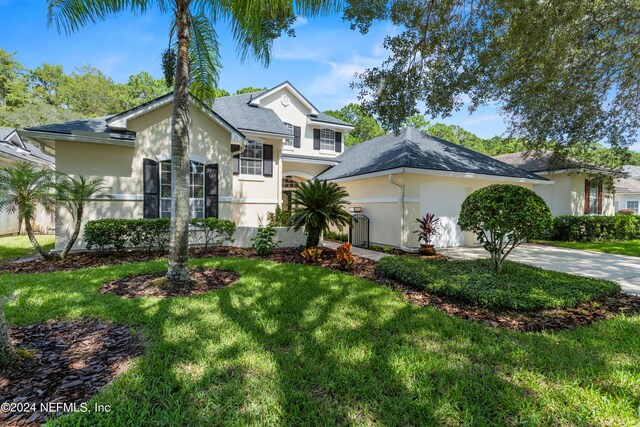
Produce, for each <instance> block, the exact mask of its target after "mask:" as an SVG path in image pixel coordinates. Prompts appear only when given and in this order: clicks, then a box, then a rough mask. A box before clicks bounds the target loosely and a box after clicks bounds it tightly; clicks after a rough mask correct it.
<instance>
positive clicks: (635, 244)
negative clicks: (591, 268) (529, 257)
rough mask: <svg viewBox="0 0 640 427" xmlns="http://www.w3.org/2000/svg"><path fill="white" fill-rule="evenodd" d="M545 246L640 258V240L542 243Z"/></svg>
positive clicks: (546, 241)
mask: <svg viewBox="0 0 640 427" xmlns="http://www.w3.org/2000/svg"><path fill="white" fill-rule="evenodd" d="M538 243H541V244H544V245H550V246H558V247H561V248H569V249H582V250H588V251H596V252H606V253H609V254H618V255H630V256H640V240H626V241H623V242H600V243H580V242H555V241H548V240H545V241H541V242H538Z"/></svg>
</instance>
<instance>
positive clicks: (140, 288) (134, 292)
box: [99, 269, 239, 298]
mask: <svg viewBox="0 0 640 427" xmlns="http://www.w3.org/2000/svg"><path fill="white" fill-rule="evenodd" d="M190 275H191V279H192V280H193V282H192V283H191V284H190V285H189V286H171V285H166V286H158V285H157V284H154V283H151V281H152V280H154V279H159V278H161V277H163V276H164V273H153V274H138V275H131V276H127V277H124V278H122V279H119V280H114V281H112V282H106V283H104V284H103V285H102V286H101V287H100V291H99V292H100V293H101V294H116V295H119V296H121V297H125V298H135V297H146V296H154V297H161V298H167V297H178V296H188V295H198V294H203V293H205V292H209V291H211V290H214V289H219V288H223V287H225V286H230V285H231V284H233V283H234V282H235V281H236V280H238V277H239V276H238V274H237V273H235V272H233V271H227V270H219V269H193V270H191V271H190Z"/></svg>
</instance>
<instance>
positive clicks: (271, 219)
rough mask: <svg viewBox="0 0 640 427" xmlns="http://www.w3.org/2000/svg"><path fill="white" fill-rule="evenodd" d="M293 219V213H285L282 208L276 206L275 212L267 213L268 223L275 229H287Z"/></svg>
mask: <svg viewBox="0 0 640 427" xmlns="http://www.w3.org/2000/svg"><path fill="white" fill-rule="evenodd" d="M289 218H291V211H285V210H284V209H282V208H281V207H280V206H276V209H275V211H274V212H267V222H268V223H269V224H271V225H273V226H274V227H286V226H287V223H288V222H289Z"/></svg>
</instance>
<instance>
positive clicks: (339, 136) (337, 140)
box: [336, 132, 342, 153]
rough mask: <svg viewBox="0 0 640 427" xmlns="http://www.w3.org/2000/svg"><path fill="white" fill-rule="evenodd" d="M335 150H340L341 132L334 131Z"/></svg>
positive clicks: (339, 151)
mask: <svg viewBox="0 0 640 427" xmlns="http://www.w3.org/2000/svg"><path fill="white" fill-rule="evenodd" d="M336 152H338V153H341V152H342V132H336Z"/></svg>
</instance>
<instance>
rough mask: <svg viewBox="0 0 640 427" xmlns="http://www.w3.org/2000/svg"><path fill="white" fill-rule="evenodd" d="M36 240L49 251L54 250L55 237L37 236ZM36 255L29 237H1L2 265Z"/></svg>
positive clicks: (0, 255)
mask: <svg viewBox="0 0 640 427" xmlns="http://www.w3.org/2000/svg"><path fill="white" fill-rule="evenodd" d="M36 240H38V243H40V245H42V247H44V248H45V249H47V250H51V249H53V247H54V245H55V236H53V235H48V234H47V235H37V236H36ZM35 254H36V250H35V249H34V248H33V245H32V244H31V242H30V241H29V238H28V237H27V236H6V237H0V263H2V262H4V261H9V260H12V259H16V258H20V257H23V256H29V255H35Z"/></svg>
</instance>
